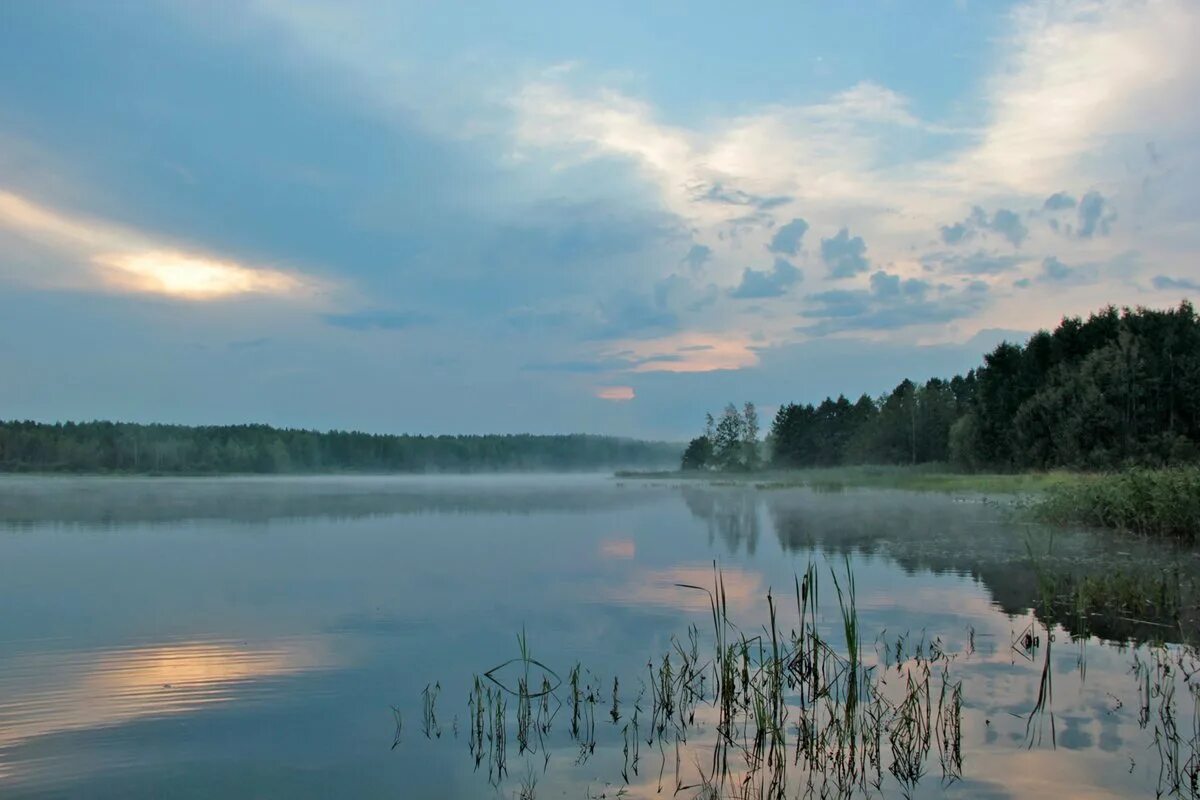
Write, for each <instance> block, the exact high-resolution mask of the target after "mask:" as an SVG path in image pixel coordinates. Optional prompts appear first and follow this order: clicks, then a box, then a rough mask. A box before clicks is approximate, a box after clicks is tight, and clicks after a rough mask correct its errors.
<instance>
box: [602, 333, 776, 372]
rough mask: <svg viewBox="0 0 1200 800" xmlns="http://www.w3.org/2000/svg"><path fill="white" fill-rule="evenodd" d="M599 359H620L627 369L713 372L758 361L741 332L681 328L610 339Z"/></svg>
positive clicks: (634, 370) (739, 367) (741, 366)
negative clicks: (656, 334)
mask: <svg viewBox="0 0 1200 800" xmlns="http://www.w3.org/2000/svg"><path fill="white" fill-rule="evenodd" d="M599 357H600V358H601V359H614V358H616V359H622V360H625V361H627V362H628V363H629V364H630V367H629V371H630V372H678V373H693V372H715V371H718V370H738V369H743V368H745V367H752V366H754V365H755V364H757V363H758V354H757V352H756V351H755V348H754V346H753V343H752V341H751V340H750V338H749V337H748V336H746V335H744V334H739V333H734V332H729V333H721V334H712V333H702V332H692V331H681V332H679V333H675V334H671V335H669V336H663V337H659V338H657V339H628V340H625V341H618V342H613V343H612V344H611V345H610V347H609V349H607V350H605V351H603V352H601V353H600V354H599Z"/></svg>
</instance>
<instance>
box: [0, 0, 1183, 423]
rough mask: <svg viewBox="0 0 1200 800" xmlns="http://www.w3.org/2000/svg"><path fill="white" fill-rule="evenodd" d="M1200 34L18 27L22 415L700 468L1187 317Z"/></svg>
mask: <svg viewBox="0 0 1200 800" xmlns="http://www.w3.org/2000/svg"><path fill="white" fill-rule="evenodd" d="M1198 40H1200V7H1197V6H1196V5H1195V4H1194V3H1190V2H1183V1H1179V2H1172V0H1161V2H1160V1H1157V0H1115V1H1114V2H1089V1H1086V0H1085V2H1079V3H1061V2H1021V3H982V2H977V0H958V2H951V1H950V0H948V1H947V2H944V3H940V2H928V3H922V4H919V5H913V4H908V3H899V2H894V1H893V2H876V3H869V2H867V3H855V4H833V3H829V4H797V3H775V4H763V5H760V6H757V7H755V8H754V9H749V10H746V9H738V10H736V11H735V10H734V9H733V8H732V7H731V6H729V5H728V4H719V3H683V2H678V3H654V4H646V3H597V4H592V6H591V7H590V8H588V7H585V6H584V5H583V4H563V3H521V4H511V3H498V2H497V3H487V4H483V3H479V4H472V5H471V6H470V7H465V6H464V7H459V8H455V9H450V8H448V7H445V6H443V5H441V4H433V3H410V4H401V3H396V4H386V6H385V4H380V3H373V2H363V3H356V2H348V3H341V4H336V5H335V4H325V3H308V2H278V1H277V0H255V1H253V2H228V3H226V2H204V3H192V2H183V1H182V0H177V2H172V3H158V2H150V1H149V0H148V1H147V2H139V3H91V2H59V3H37V2H27V1H26V0H17V1H16V2H9V3H4V4H0V371H2V373H3V375H4V376H5V377H4V379H3V380H2V381H0V418H13V417H19V418H34V419H41V420H58V419H90V418H114V419H129V420H143V421H150V420H156V421H169V422H186V423H205V422H215V423H221V422H243V421H264V422H269V423H273V424H279V425H299V426H305V427H318V428H330V427H354V428H364V429H368V430H375V431H389V432H401V431H411V432H422V433H429V432H483V431H502V432H515V431H535V432H557V431H575V430H582V431H589V432H604V433H617V434H628V435H638V436H655V437H658V436H663V437H672V438H679V437H683V436H685V435H687V434H688V433H690V432H692V431H693V430H694V429H695V428H696V427H697V425H698V421H699V420H700V419H701V418H702V415H703V413H704V411H705V410H708V409H716V408H718V407H720V406H721V405H723V404H724V403H725V402H726V401H727V400H736V401H742V400H747V399H749V400H753V401H755V402H757V403H759V404H760V406H762V407H763V408H764V410H766V411H767V413H770V411H771V410H772V409H773V408H774V407H775V406H776V405H778V404H779V403H782V402H787V401H791V400H817V399H820V397H822V396H823V395H824V394H826V393H831V392H832V393H837V392H839V391H845V392H846V393H847V394H857V393H860V392H863V391H866V392H870V393H872V394H877V393H879V392H882V391H885V390H887V389H888V388H890V387H891V386H893V385H895V384H896V383H897V382H898V381H899V380H900V379H902V378H903V377H906V376H908V377H914V378H925V377H929V376H931V375H937V374H947V373H952V372H954V371H959V370H965V369H967V368H969V367H970V366H972V365H974V364H975V363H977V361H978V359H979V356H980V354H981V352H982V351H983V350H984V349H985V348H987V347H990V346H991V345H993V344H994V343H995V342H996V341H998V340H999V339H1001V338H1003V337H1005V336H1010V337H1011V336H1017V335H1020V333H1021V332H1027V331H1032V330H1035V329H1037V328H1039V327H1045V326H1052V325H1053V324H1054V323H1055V322H1056V321H1057V320H1058V319H1059V318H1060V317H1061V316H1062V315H1063V314H1081V313H1087V312H1088V311H1090V310H1093V309H1095V308H1098V307H1099V306H1102V305H1104V304H1106V303H1115V304H1118V305H1126V304H1128V305H1137V304H1142V305H1151V306H1163V305H1168V304H1174V303H1177V302H1178V301H1179V300H1180V299H1181V298H1183V297H1185V296H1189V295H1194V294H1196V293H1197V291H1198V290H1200V263H1197V259H1196V253H1197V250H1198V249H1200V225H1198V223H1197V215H1196V211H1195V209H1196V206H1197V201H1198V200H1200V197H1198V193H1200V190H1198V189H1197V188H1196V187H1197V186H1200V181H1198V180H1197V178H1200V161H1198V157H1200V139H1198V133H1200V110H1198V109H1197V106H1196V103H1195V102H1194V98H1195V97H1197V96H1200V69H1198V67H1200V63H1198V61H1200V56H1198V55H1197V54H1196V53H1195V52H1194V50H1195V49H1196V48H1194V47H1193V46H1192V45H1193V44H1194V42H1195V41H1198Z"/></svg>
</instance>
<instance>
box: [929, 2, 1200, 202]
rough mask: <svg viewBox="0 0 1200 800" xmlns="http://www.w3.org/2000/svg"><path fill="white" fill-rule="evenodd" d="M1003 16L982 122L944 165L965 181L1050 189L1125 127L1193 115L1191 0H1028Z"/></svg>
mask: <svg viewBox="0 0 1200 800" xmlns="http://www.w3.org/2000/svg"><path fill="white" fill-rule="evenodd" d="M1008 22H1009V25H1008V28H1009V30H1008V32H1007V34H1005V35H1002V36H1001V37H1000V41H999V43H998V47H999V48H1000V49H1001V50H1002V51H1003V52H1004V53H1005V54H1006V55H1005V58H1004V61H1003V62H1002V63H1001V64H1000V65H998V66H999V68H997V69H996V70H995V71H994V73H993V75H992V77H991V78H990V79H989V80H988V81H987V86H986V88H985V90H984V92H983V97H984V101H985V103H986V105H987V108H988V111H987V115H988V121H987V126H986V128H985V129H984V130H983V131H982V132H981V136H980V140H979V142H978V144H977V145H976V146H975V147H973V148H971V149H969V150H967V151H965V152H963V153H961V154H960V155H959V156H958V157H957V158H955V160H954V161H953V162H952V164H951V165H950V169H949V172H950V174H951V175H954V176H956V177H958V178H960V179H961V180H962V181H963V184H964V185H969V186H976V187H978V186H983V185H993V186H996V187H997V188H1000V187H1005V188H1011V189H1015V190H1016V191H1019V192H1029V191H1031V190H1032V191H1037V190H1038V189H1039V188H1045V189H1046V190H1048V191H1053V190H1054V188H1056V187H1057V186H1062V185H1064V183H1066V182H1067V180H1069V179H1071V178H1072V177H1075V176H1076V174H1077V172H1078V170H1079V169H1080V166H1081V164H1082V162H1084V160H1085V159H1093V160H1094V159H1095V157H1096V155H1097V154H1099V153H1100V152H1106V153H1107V154H1111V153H1112V152H1113V151H1114V150H1115V149H1117V148H1120V147H1121V143H1122V139H1123V138H1124V137H1125V136H1131V137H1140V136H1143V135H1145V133H1144V132H1147V131H1155V130H1160V131H1162V130H1170V131H1179V130H1180V128H1181V126H1182V125H1186V124H1190V123H1191V122H1194V121H1195V116H1194V114H1193V113H1192V112H1191V111H1190V110H1186V111H1185V110H1183V109H1184V107H1185V103H1186V101H1184V100H1183V99H1184V98H1187V97H1189V96H1194V95H1195V90H1196V83H1195V78H1194V75H1195V65H1196V54H1195V53H1196V51H1195V48H1194V40H1195V34H1196V28H1197V22H1196V8H1195V5H1194V4H1193V3H1190V2H1186V0H1162V2H1154V3H1144V2H1128V1H1126V0H1112V1H1111V2H1099V1H1094V2H1080V3H1058V2H1036V1H1034V2H1025V3H1020V4H1017V5H1016V6H1015V7H1014V8H1013V10H1012V11H1011V12H1010V16H1009V20H1008ZM1181 101H1183V102H1181ZM1141 141H1144V139H1141ZM1116 168H1117V169H1118V170H1119V169H1121V164H1120V161H1118V162H1117V164H1116Z"/></svg>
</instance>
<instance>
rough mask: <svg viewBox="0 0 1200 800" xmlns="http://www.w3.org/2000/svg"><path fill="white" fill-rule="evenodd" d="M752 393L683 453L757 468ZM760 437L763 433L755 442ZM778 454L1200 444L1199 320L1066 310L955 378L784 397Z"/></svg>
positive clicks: (1056, 458) (1049, 457)
mask: <svg viewBox="0 0 1200 800" xmlns="http://www.w3.org/2000/svg"><path fill="white" fill-rule="evenodd" d="M757 427H758V421H757V414H756V413H755V411H754V408H753V406H750V405H747V406H746V407H745V408H744V409H742V410H740V411H739V409H737V408H736V407H735V406H733V405H730V406H728V407H726V409H725V411H724V413H723V414H722V415H721V416H720V417H719V418H718V419H716V420H714V419H713V418H712V417H711V416H710V417H709V421H708V426H707V429H706V431H705V433H704V435H702V436H699V437H697V438H696V439H693V440H692V441H691V443H690V444H689V445H688V448H687V450H686V452H685V454H684V456H683V461H682V466H683V468H684V469H712V468H718V469H742V470H746V469H754V468H755V467H757V466H758V461H759V459H760V458H763V456H764V454H762V453H761V452H760V449H759V448H758V447H757V444H756V439H757ZM752 445H753V446H752ZM765 450H766V453H765V459H766V461H767V462H769V464H770V465H771V466H773V467H778V468H794V467H817V466H838V465H851V464H920V463H927V462H941V463H949V464H951V465H953V466H955V467H957V468H959V469H962V470H967V471H976V470H995V471H1013V470H1043V469H1055V468H1065V469H1077V470H1110V469H1116V468H1121V467H1129V466H1146V467H1161V466H1175V465H1180V464H1189V463H1194V462H1196V461H1197V460H1198V458H1200V320H1198V319H1197V316H1196V312H1195V310H1194V309H1193V307H1192V306H1191V304H1190V303H1188V302H1186V301H1185V302H1183V303H1181V304H1180V305H1179V306H1178V307H1177V308H1174V309H1170V310H1152V309H1145V308H1137V309H1132V310H1131V309H1129V308H1125V309H1123V310H1120V311H1118V310H1117V309H1116V308H1115V307H1112V306H1109V307H1107V308H1105V309H1103V310H1101V311H1099V312H1097V313H1095V314H1092V315H1091V316H1089V317H1088V318H1087V319H1086V320H1085V319H1081V318H1078V317H1068V318H1064V319H1063V320H1062V322H1061V323H1060V324H1059V325H1058V327H1056V328H1055V329H1054V330H1053V331H1044V330H1043V331H1039V332H1038V333H1036V334H1034V335H1033V336H1032V337H1031V338H1030V339H1029V340H1028V341H1027V342H1025V343H1023V344H1014V343H1009V342H1005V343H1002V344H1000V345H998V346H997V347H996V348H995V349H994V350H992V351H991V352H990V353H987V354H986V355H984V357H983V363H982V364H981V365H980V366H979V367H977V368H975V369H973V370H971V371H969V372H967V374H966V375H955V376H953V377H952V378H949V379H945V378H931V379H929V380H927V381H925V382H924V383H914V382H913V381H910V380H904V381H902V382H901V383H900V384H899V385H898V386H896V387H895V388H894V389H892V391H891V392H888V393H887V394H884V395H881V396H879V397H870V396H868V395H863V396H861V397H859V398H858V399H857V400H853V401H852V400H850V399H848V398H846V397H844V396H839V397H838V398H837V399H834V398H829V397H827V398H825V399H824V400H823V401H822V402H821V403H820V404H818V405H812V404H796V403H790V404H787V405H784V406H782V407H780V409H779V411H778V413H777V414H776V415H775V418H774V421H773V422H772V424H771V428H770V431H769V432H768V435H767V439H766V447H765Z"/></svg>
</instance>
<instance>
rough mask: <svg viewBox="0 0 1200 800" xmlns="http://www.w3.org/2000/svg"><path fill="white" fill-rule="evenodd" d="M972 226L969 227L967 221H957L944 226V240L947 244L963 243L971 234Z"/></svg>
mask: <svg viewBox="0 0 1200 800" xmlns="http://www.w3.org/2000/svg"><path fill="white" fill-rule="evenodd" d="M972 230H973V229H972V228H969V227H967V224H966V223H965V222H956V223H954V224H953V225H943V226H942V241H943V242H945V243H946V244H961V243H962V242H964V241H966V239H967V238H968V237H969V236H970V235H971V233H972Z"/></svg>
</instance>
